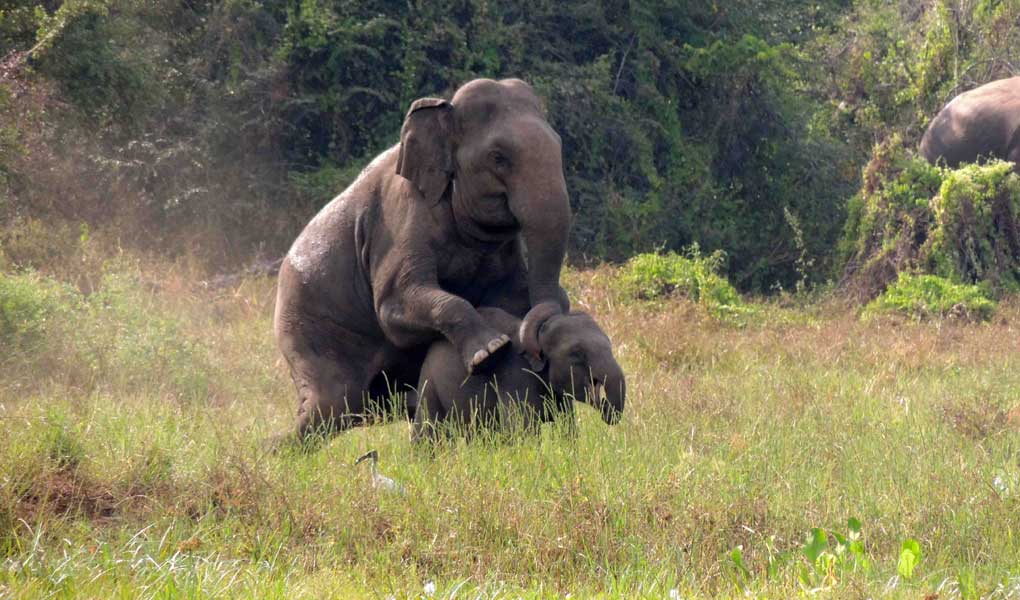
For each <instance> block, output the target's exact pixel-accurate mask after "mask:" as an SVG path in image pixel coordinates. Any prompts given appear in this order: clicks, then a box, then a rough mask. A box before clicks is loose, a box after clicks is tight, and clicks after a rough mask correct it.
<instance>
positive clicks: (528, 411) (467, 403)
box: [413, 308, 627, 441]
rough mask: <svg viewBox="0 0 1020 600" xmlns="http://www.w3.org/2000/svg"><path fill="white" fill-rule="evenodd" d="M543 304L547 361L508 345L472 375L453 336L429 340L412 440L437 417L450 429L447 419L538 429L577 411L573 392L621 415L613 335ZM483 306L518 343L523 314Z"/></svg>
mask: <svg viewBox="0 0 1020 600" xmlns="http://www.w3.org/2000/svg"><path fill="white" fill-rule="evenodd" d="M539 310H541V311H543V312H545V314H543V315H542V317H547V320H546V321H545V324H544V325H543V326H542V328H541V329H540V331H539V333H538V343H539V347H540V348H541V350H542V358H543V361H544V364H534V363H532V361H531V360H529V359H528V358H527V355H526V354H524V353H521V352H509V353H507V354H505V355H503V356H501V357H499V358H496V359H495V361H496V364H495V365H494V366H493V369H492V371H491V372H490V373H484V374H483V373H476V374H468V372H467V371H466V369H465V368H464V365H463V364H461V361H460V360H459V357H458V354H457V350H456V348H454V347H453V346H452V345H451V344H450V343H449V342H447V341H445V340H440V341H438V342H436V343H434V344H432V347H431V348H429V352H428V354H427V355H426V357H425V362H424V364H423V365H422V369H421V379H420V380H419V383H418V399H419V402H418V410H417V412H416V413H415V416H414V434H413V437H414V440H415V441H423V440H435V439H436V438H437V434H438V432H439V431H440V430H441V429H442V427H441V426H440V425H439V424H440V423H445V424H446V426H447V429H446V431H447V432H449V431H450V428H449V426H450V425H453V426H455V427H459V428H463V429H467V428H469V427H472V426H475V427H487V428H491V429H496V430H500V429H505V428H507V427H508V426H511V425H512V424H517V425H520V426H521V427H522V428H523V429H525V430H527V429H534V428H535V427H536V426H537V425H539V424H541V423H542V422H548V421H552V420H554V419H555V418H556V417H558V416H560V415H564V414H565V415H568V416H569V417H571V418H572V417H573V401H574V399H578V400H582V401H586V402H588V403H590V404H592V405H593V406H595V407H597V408H598V409H599V410H600V411H601V413H602V419H603V420H604V421H605V422H606V423H608V424H610V425H612V424H615V423H617V422H618V421H619V420H620V415H621V414H622V413H623V408H624V403H625V401H626V396H627V382H626V379H625V377H624V375H623V370H622V369H621V368H620V365H619V363H617V362H616V359H615V358H614V357H613V347H612V344H611V343H610V341H609V338H608V337H606V334H605V333H604V332H603V331H602V329H601V328H599V326H598V324H597V323H596V322H595V320H594V319H592V318H591V317H590V316H589V315H587V314H585V313H582V312H571V313H567V314H559V313H556V314H554V313H553V312H552V311H548V309H547V308H541V309H539ZM546 311H548V312H546ZM478 312H479V313H480V314H481V315H482V317H483V318H485V319H487V320H488V321H489V322H490V323H492V324H493V325H494V326H495V327H496V329H498V330H500V331H502V332H504V333H506V334H507V335H510V336H511V337H512V338H513V339H514V344H515V345H516V344H517V343H518V339H517V338H516V337H515V336H514V333H515V332H517V331H518V330H519V329H520V323H521V321H520V319H518V318H516V317H514V316H513V315H510V314H508V313H506V312H504V311H502V310H500V309H498V308H480V309H478ZM603 389H604V390H605V397H604V398H603V397H602V393H601V392H602V390H603Z"/></svg>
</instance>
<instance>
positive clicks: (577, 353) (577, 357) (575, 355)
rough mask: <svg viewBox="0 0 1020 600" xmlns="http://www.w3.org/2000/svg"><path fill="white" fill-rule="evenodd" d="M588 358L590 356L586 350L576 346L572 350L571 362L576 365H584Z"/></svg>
mask: <svg viewBox="0 0 1020 600" xmlns="http://www.w3.org/2000/svg"><path fill="white" fill-rule="evenodd" d="M587 360H588V357H587V356H586V355H585V354H584V350H581V349H580V348H574V349H573V350H571V351H570V362H571V363H573V364H575V365H583V364H584V363H585V362H586V361H587Z"/></svg>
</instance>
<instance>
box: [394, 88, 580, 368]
mask: <svg viewBox="0 0 1020 600" xmlns="http://www.w3.org/2000/svg"><path fill="white" fill-rule="evenodd" d="M400 142H401V145H400V156H399V158H398V161H397V173H398V174H399V175H402V176H403V177H405V178H407V179H408V180H410V181H411V182H412V183H413V184H414V186H415V187H416V188H417V190H418V191H419V192H420V193H421V195H422V197H423V199H424V201H427V202H440V201H446V200H448V201H449V202H451V203H452V209H453V214H454V219H455V221H456V223H457V228H458V232H459V234H460V235H461V236H462V237H465V238H467V239H468V240H469V241H471V242H474V243H476V244H478V245H479V246H481V247H486V246H491V247H498V246H499V245H500V244H504V243H507V242H508V241H510V240H512V239H513V238H514V237H516V236H518V235H519V236H521V238H522V239H523V242H524V245H525V248H526V251H527V262H528V290H529V295H530V300H531V306H532V311H531V312H529V313H528V315H527V316H525V318H524V322H523V325H522V332H524V336H523V337H522V340H521V341H522V343H523V344H524V346H525V348H526V349H528V351H529V352H532V353H533V354H536V355H537V354H538V336H537V332H538V328H539V326H540V325H541V322H539V321H538V320H537V319H536V315H537V314H538V313H536V312H535V309H536V308H538V307H540V306H543V305H546V306H547V307H548V306H555V307H558V308H559V311H554V312H562V310H564V309H565V308H566V307H565V306H563V303H564V302H565V299H564V298H562V297H561V294H560V286H559V278H560V269H561V267H562V265H563V258H564V255H565V253H566V245H567V235H568V233H569V230H570V202H569V198H568V196H567V186H566V181H565V180H564V177H563V161H562V150H561V147H560V136H559V135H557V133H556V132H555V131H553V129H552V127H550V125H549V122H548V121H547V120H546V118H545V114H544V111H543V109H542V105H541V103H540V102H539V99H538V97H537V96H536V95H535V92H534V91H533V90H532V89H531V86H529V85H528V84H526V83H524V82H523V81H521V80H519V79H504V80H501V81H493V80H491V79H476V80H474V81H471V82H469V83H467V84H465V85H463V86H462V87H461V88H460V89H459V90H457V93H456V94H454V96H453V99H452V100H450V101H446V100H440V99H437V98H422V99H419V100H416V101H415V102H414V103H413V104H412V105H411V109H410V111H408V113H407V118H406V119H405V121H404V126H403V129H402V131H401V134H400ZM540 312H542V314H548V311H547V310H544V309H543V310H542V311H540Z"/></svg>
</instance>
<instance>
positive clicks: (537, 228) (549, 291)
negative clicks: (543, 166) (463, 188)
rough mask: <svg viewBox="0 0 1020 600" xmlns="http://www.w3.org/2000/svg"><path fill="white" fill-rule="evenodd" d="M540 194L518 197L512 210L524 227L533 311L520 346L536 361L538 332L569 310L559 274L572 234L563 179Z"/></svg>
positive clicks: (525, 323) (524, 324)
mask: <svg viewBox="0 0 1020 600" xmlns="http://www.w3.org/2000/svg"><path fill="white" fill-rule="evenodd" d="M554 179H555V183H554V185H552V186H550V187H549V188H548V189H545V190H542V191H541V192H539V193H538V194H534V195H531V194H515V195H512V196H511V198H510V210H511V211H512V212H513V213H514V216H515V217H516V218H517V220H518V221H519V222H520V224H521V232H522V237H523V239H524V246H525V252H526V254H527V264H528V294H529V297H530V300H531V310H529V311H528V314H527V315H525V317H524V320H523V321H522V323H521V330H520V333H521V343H522V345H523V346H524V348H525V350H526V351H527V352H528V353H529V354H532V355H533V356H535V357H537V356H538V355H539V354H540V349H539V345H538V330H539V328H540V327H541V326H542V323H544V322H545V321H546V319H548V318H549V317H551V316H553V315H556V314H562V313H564V312H565V311H567V310H569V308H570V306H569V302H568V300H567V298H566V295H565V294H563V291H562V288H560V271H561V269H562V268H563V259H564V257H565V256H566V253H567V237H568V235H569V234H570V201H569V199H568V196H567V188H566V182H565V181H564V180H563V176H562V175H559V176H558V177H556V178H554Z"/></svg>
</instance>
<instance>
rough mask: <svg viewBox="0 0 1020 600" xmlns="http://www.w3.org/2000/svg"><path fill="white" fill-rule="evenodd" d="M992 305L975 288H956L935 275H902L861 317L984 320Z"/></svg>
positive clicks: (946, 280) (970, 286)
mask: <svg viewBox="0 0 1020 600" xmlns="http://www.w3.org/2000/svg"><path fill="white" fill-rule="evenodd" d="M994 312H995V302H994V301H992V300H991V299H989V298H988V297H987V296H986V295H985V292H984V291H983V290H982V289H981V288H980V287H979V286H976V285H964V284H957V283H953V282H951V281H949V280H948V279H945V278H943V277H939V276H937V275H911V274H909V273H901V274H900V276H899V278H898V279H897V280H896V283H894V284H893V285H891V286H889V288H888V289H887V290H886V291H885V293H883V294H882V295H881V296H879V297H878V298H876V299H875V300H873V301H872V302H871V303H870V304H868V306H867V307H866V308H865V311H864V314H865V315H866V316H872V315H875V314H878V313H899V314H904V315H908V316H910V317H912V318H915V319H918V320H924V319H931V318H945V317H950V316H955V317H964V318H967V319H971V320H975V321H977V320H985V319H989V318H990V317H991V316H992V313H994Z"/></svg>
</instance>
